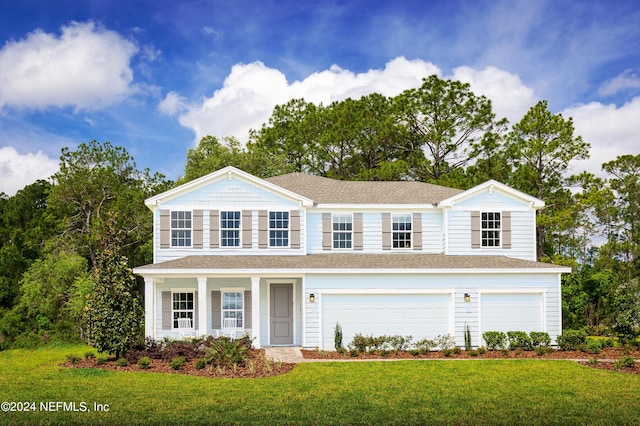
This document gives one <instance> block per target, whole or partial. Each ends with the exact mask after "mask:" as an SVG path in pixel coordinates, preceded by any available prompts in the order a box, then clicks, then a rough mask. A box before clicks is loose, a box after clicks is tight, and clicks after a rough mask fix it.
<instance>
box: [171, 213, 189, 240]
mask: <svg viewBox="0 0 640 426" xmlns="http://www.w3.org/2000/svg"><path fill="white" fill-rule="evenodd" d="M171 247H191V212H171Z"/></svg>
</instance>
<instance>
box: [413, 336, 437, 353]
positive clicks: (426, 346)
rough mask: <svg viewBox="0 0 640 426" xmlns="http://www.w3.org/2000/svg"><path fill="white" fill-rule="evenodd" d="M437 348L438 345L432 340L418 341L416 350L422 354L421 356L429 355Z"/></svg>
mask: <svg viewBox="0 0 640 426" xmlns="http://www.w3.org/2000/svg"><path fill="white" fill-rule="evenodd" d="M435 346H436V343H435V342H434V341H433V340H430V339H422V340H418V341H417V342H416V344H415V348H416V349H417V350H418V351H419V352H420V354H422V355H424V354H427V353H428V352H429V351H430V350H431V349H433V348H434V347H435Z"/></svg>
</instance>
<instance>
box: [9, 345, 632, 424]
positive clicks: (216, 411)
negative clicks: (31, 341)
mask: <svg viewBox="0 0 640 426" xmlns="http://www.w3.org/2000/svg"><path fill="white" fill-rule="evenodd" d="M86 350H87V348H86V347H85V346H73V347H62V348H47V349H39V350H11V351H5V352H0V389H2V392H1V395H2V398H1V399H2V402H9V403H10V404H9V405H7V404H3V405H2V407H3V411H7V409H8V412H2V413H0V422H2V423H3V424H34V423H39V424H63V423H64V424H109V425H113V424H194V423H195V424H221V423H224V424H269V425H271V424H283V423H284V424H305V425H306V424H376V423H377V424H425V423H436V424H520V423H537V424H640V398H638V395H639V394H640V376H638V375H635V374H625V373H622V372H608V371H601V370H597V369H590V368H587V367H584V366H581V365H578V364H577V363H575V362H572V361H556V360H529V359H509V360H506V359H504V360H503V359H496V360H487V359H484V360H460V361H439V360H422V361H418V360H411V361H397V362H364V363H363V362H357V363H343V362H336V363H309V364H299V365H297V366H296V367H295V368H294V369H293V370H291V371H290V372H289V373H287V374H284V375H280V376H274V377H266V378H259V379H215V378H203V377H193V376H189V375H183V374H160V373H150V372H119V371H109V370H102V369H89V368H66V367H62V366H61V364H62V363H64V362H65V360H66V356H67V355H68V354H70V353H76V354H77V355H78V356H82V355H83V354H84V353H85V352H86ZM11 409H13V411H12V410H11ZM18 409H20V411H18Z"/></svg>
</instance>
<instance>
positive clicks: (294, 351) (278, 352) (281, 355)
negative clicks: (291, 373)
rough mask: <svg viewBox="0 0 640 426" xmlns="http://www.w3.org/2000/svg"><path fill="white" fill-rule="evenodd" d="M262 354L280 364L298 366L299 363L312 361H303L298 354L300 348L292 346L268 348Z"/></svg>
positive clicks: (299, 353) (300, 354)
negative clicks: (289, 363)
mask: <svg viewBox="0 0 640 426" xmlns="http://www.w3.org/2000/svg"><path fill="white" fill-rule="evenodd" d="M264 353H265V355H266V356H267V357H268V358H271V359H273V360H274V361H280V362H292V363H295V364H298V363H300V362H310V361H314V360H312V359H305V358H304V357H303V356H302V353H301V352H300V348H298V347H292V346H269V347H265V348H264Z"/></svg>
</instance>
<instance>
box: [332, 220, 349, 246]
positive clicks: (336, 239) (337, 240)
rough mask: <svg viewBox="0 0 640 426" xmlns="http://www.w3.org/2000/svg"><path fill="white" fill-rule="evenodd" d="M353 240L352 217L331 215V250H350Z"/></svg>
mask: <svg viewBox="0 0 640 426" xmlns="http://www.w3.org/2000/svg"><path fill="white" fill-rule="evenodd" d="M352 238H353V217H352V216H351V215H350V214H334V215H333V248H335V249H350V248H351V241H352Z"/></svg>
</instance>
